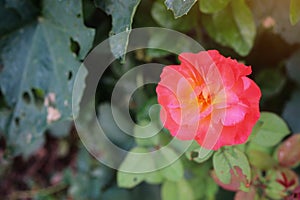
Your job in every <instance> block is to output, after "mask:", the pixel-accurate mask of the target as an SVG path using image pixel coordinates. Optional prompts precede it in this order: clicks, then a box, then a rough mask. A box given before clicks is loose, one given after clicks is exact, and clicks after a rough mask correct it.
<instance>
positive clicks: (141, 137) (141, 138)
mask: <svg viewBox="0 0 300 200" xmlns="http://www.w3.org/2000/svg"><path fill="white" fill-rule="evenodd" d="M133 133H134V136H135V141H136V143H137V144H138V145H139V146H144V147H154V146H157V145H158V144H159V134H160V129H159V128H158V127H157V126H155V124H154V123H151V122H149V121H146V120H145V121H141V122H140V123H139V125H135V127H134V128H133Z"/></svg>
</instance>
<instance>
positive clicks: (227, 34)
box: [202, 0, 256, 56]
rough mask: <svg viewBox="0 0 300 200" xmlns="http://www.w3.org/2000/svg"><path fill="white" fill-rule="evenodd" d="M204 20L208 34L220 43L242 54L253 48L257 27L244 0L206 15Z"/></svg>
mask: <svg viewBox="0 0 300 200" xmlns="http://www.w3.org/2000/svg"><path fill="white" fill-rule="evenodd" d="M202 21H203V24H204V27H205V29H206V30H207V32H208V34H209V35H210V36H211V37H212V38H213V39H215V40H216V41H217V42H219V43H220V44H222V45H225V46H229V47H231V48H233V49H234V50H235V51H236V52H237V53H239V54H240V55H242V56H245V55H247V54H248V53H249V52H250V50H251V49H252V46H253V43H254V38H255V35H256V27H255V24H254V20H253V16H252V13H251V10H250V9H249V8H248V6H247V4H246V3H245V1H244V0H237V1H234V2H231V3H230V5H228V6H227V7H226V9H223V10H221V11H219V12H216V13H213V14H211V15H204V16H203V18H202Z"/></svg>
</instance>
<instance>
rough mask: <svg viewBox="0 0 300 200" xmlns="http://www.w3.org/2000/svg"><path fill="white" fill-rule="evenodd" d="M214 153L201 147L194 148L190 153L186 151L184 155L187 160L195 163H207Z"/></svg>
mask: <svg viewBox="0 0 300 200" xmlns="http://www.w3.org/2000/svg"><path fill="white" fill-rule="evenodd" d="M213 153H214V151H212V150H207V149H204V148H201V147H198V148H195V149H193V150H191V151H187V152H186V153H185V155H186V156H187V158H188V159H189V160H192V161H195V162H197V163H203V162H205V161H207V160H208V159H209V158H210V157H211V156H212V155H213Z"/></svg>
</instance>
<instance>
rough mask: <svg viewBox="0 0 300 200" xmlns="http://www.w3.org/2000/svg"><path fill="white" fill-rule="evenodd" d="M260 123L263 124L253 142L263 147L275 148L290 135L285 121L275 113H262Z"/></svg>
mask: <svg viewBox="0 0 300 200" xmlns="http://www.w3.org/2000/svg"><path fill="white" fill-rule="evenodd" d="M259 121H261V122H263V124H262V126H261V128H260V129H259V131H258V132H257V134H256V135H255V137H254V138H253V139H252V142H254V143H256V144H259V145H261V146H265V147H271V146H274V145H276V144H278V143H279V142H280V141H281V140H282V139H283V138H284V137H285V136H287V135H288V134H289V133H290V130H289V128H288V126H287V125H286V123H285V122H284V120H283V119H282V118H280V117H279V116H278V115H276V114H274V113H270V112H262V113H261V116H260V119H259Z"/></svg>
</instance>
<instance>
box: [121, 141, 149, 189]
mask: <svg viewBox="0 0 300 200" xmlns="http://www.w3.org/2000/svg"><path fill="white" fill-rule="evenodd" d="M130 152H131V153H132V152H133V153H147V152H148V151H147V149H145V148H141V147H136V148H133V149H132V150H131V151H130ZM138 158H141V159H142V157H138ZM149 165H154V163H153V160H152V159H149V160H139V159H137V157H136V156H134V154H128V155H127V156H126V158H125V160H124V161H123V162H122V164H121V166H120V168H119V170H118V172H117V183H118V186H119V187H123V188H133V187H134V186H136V185H138V184H139V183H141V182H142V181H143V180H144V177H145V176H144V174H142V173H133V172H136V171H142V170H143V169H146V167H145V166H149ZM124 169H126V171H130V172H125V171H124Z"/></svg>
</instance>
